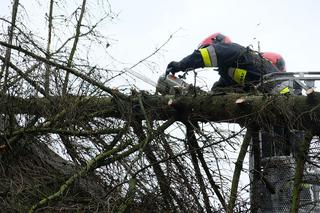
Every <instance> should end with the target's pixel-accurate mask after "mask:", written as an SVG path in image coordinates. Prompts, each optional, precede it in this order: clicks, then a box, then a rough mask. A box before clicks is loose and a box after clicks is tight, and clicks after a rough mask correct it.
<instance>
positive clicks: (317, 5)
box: [109, 0, 320, 84]
mask: <svg viewBox="0 0 320 213" xmlns="http://www.w3.org/2000/svg"><path fill="white" fill-rule="evenodd" d="M110 3H111V5H112V8H113V10H115V11H120V14H119V19H118V24H117V25H114V26H113V27H111V28H110V29H109V30H111V31H112V32H113V34H114V35H115V36H116V37H117V39H118V43H117V44H115V46H114V47H113V48H112V50H113V53H114V54H115V55H118V57H119V58H120V57H121V58H122V59H124V60H126V61H129V62H132V63H133V62H136V61H138V60H139V59H141V58H142V57H144V56H146V55H148V53H150V52H152V51H153V50H154V49H155V47H158V46H159V45H160V44H161V43H162V42H164V41H165V40H166V39H167V38H168V37H169V35H170V34H172V33H174V32H176V31H178V32H177V33H176V34H175V35H174V38H173V39H172V40H171V42H170V43H169V44H168V45H167V46H166V47H165V51H163V52H161V53H162V55H161V57H158V58H154V59H153V61H155V62H157V63H158V64H159V67H158V69H159V72H160V73H161V72H164V70H165V68H166V65H167V63H169V62H170V61H171V60H180V59H182V58H183V57H184V56H186V55H188V54H190V53H191V52H192V51H193V50H194V49H195V48H196V47H197V45H198V43H199V42H200V41H201V40H202V39H203V38H205V37H206V36H208V35H210V34H212V33H214V32H219V31H220V32H222V33H224V34H226V35H228V36H229V37H231V39H232V40H233V41H234V42H236V43H239V44H242V45H244V46H247V45H253V46H254V48H255V49H257V41H260V47H261V50H262V51H274V52H278V53H280V54H282V55H283V57H284V58H285V60H286V64H287V70H288V71H309V70H318V71H320V60H319V59H320V54H319V50H320V24H319V21H320V12H319V11H320V1H317V0H303V1H302V0H259V1H257V0H219V1H217V0H216V1H214V0H161V1H159V0H158V1H155V0H135V1H124V0H111V1H110ZM139 71H140V70H139ZM140 72H141V71H140ZM145 72H146V74H147V75H148V76H149V77H153V76H154V75H155V74H152V73H151V72H150V71H149V72H148V70H146V71H145ZM206 74H208V73H207V72H206ZM156 78H157V75H156ZM215 80H216V79H215ZM215 80H213V81H215ZM209 84H210V83H209Z"/></svg>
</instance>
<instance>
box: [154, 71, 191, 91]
mask: <svg viewBox="0 0 320 213" xmlns="http://www.w3.org/2000/svg"><path fill="white" fill-rule="evenodd" d="M184 78H185V76H184V75H179V76H178V77H177V76H175V75H172V74H163V75H161V76H160V77H159V79H158V82H157V86H156V92H158V93H160V94H161V95H185V94H187V93H189V92H190V90H191V89H192V88H193V86H192V85H191V84H188V83H186V82H185V81H184V80H183V79H184Z"/></svg>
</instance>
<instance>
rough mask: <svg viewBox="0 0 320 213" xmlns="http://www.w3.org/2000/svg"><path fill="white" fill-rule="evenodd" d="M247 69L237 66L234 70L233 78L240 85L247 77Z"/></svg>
mask: <svg viewBox="0 0 320 213" xmlns="http://www.w3.org/2000/svg"><path fill="white" fill-rule="evenodd" d="M246 75H247V70H244V69H240V68H236V69H235V70H234V72H233V80H234V81H235V82H237V83H238V84H240V85H244V80H245V79H246Z"/></svg>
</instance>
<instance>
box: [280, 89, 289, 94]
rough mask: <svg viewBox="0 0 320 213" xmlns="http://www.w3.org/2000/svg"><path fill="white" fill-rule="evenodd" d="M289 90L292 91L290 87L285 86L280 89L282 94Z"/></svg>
mask: <svg viewBox="0 0 320 213" xmlns="http://www.w3.org/2000/svg"><path fill="white" fill-rule="evenodd" d="M288 92H290V90H289V87H285V88H283V89H282V90H281V91H280V94H286V93H288Z"/></svg>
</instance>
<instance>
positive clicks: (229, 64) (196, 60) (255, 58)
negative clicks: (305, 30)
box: [166, 33, 287, 93]
mask: <svg viewBox="0 0 320 213" xmlns="http://www.w3.org/2000/svg"><path fill="white" fill-rule="evenodd" d="M203 67H217V68H218V72H219V75H220V79H219V80H218V81H217V82H216V83H214V85H213V87H212V89H215V88H217V87H228V86H235V85H240V86H241V88H243V89H244V90H245V91H248V90H249V89H250V88H251V87H252V86H254V85H256V84H257V83H259V82H260V78H261V76H263V75H265V74H267V73H272V72H279V71H285V64H284V60H283V59H282V57H281V56H280V55H279V54H276V55H275V54H273V53H271V52H268V53H259V52H256V51H253V50H252V49H250V48H249V47H243V46H241V45H239V44H236V43H233V42H231V40H230V38H229V37H227V36H224V35H223V34H221V33H215V34H213V35H211V36H209V37H208V38H206V39H204V40H203V41H202V42H201V43H200V45H199V46H198V49H196V50H195V51H194V52H193V53H192V54H190V55H188V56H186V57H185V58H183V59H182V60H181V61H179V62H176V61H172V62H170V63H169V64H168V66H167V70H166V74H169V73H172V74H175V73H177V72H180V71H184V72H187V71H189V70H193V69H197V68H203ZM285 91H287V90H284V91H279V92H280V93H284V92H285Z"/></svg>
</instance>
